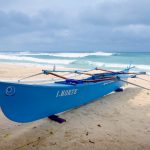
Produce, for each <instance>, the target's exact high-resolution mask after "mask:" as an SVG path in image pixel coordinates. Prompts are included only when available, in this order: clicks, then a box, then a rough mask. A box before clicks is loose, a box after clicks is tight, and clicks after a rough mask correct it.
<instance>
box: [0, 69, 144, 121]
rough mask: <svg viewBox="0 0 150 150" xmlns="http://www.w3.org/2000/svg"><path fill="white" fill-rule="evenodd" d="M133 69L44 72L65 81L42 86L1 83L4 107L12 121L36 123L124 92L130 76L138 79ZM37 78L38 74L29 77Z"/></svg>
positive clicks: (0, 101) (0, 89)
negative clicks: (72, 76) (79, 76)
mask: <svg viewBox="0 0 150 150" xmlns="http://www.w3.org/2000/svg"><path fill="white" fill-rule="evenodd" d="M130 69H131V67H129V68H127V69H125V70H123V71H119V72H113V71H108V70H104V69H99V68H96V69H95V70H101V71H103V72H102V73H95V74H90V73H88V71H56V70H43V71H42V73H39V74H45V75H49V74H50V75H53V76H56V77H59V78H61V79H63V80H62V81H57V82H54V83H47V84H39V85H36V84H23V83H21V82H18V83H10V82H0V106H1V109H2V111H3V113H4V114H5V115H6V117H8V118H9V119H10V120H12V121H15V122H22V123H25V122H32V121H35V120H38V119H42V118H45V117H48V116H52V115H54V114H58V113H61V112H64V111H66V110H69V109H73V108H75V107H79V106H81V105H84V104H87V103H89V102H91V101H94V100H96V99H97V98H100V97H103V96H104V95H107V94H109V93H111V92H113V91H116V90H118V89H120V88H121V87H122V86H123V85H124V84H125V83H126V82H127V83H130V82H128V81H127V79H128V77H133V76H135V74H136V73H129V70H130ZM57 72H71V73H76V74H84V75H89V77H87V78H84V79H80V80H79V79H68V78H66V77H64V76H62V75H59V74H58V73H57ZM39 74H36V75H39ZM33 76H35V75H32V76H29V77H33ZM24 79H25V78H24ZM133 85H135V84H133ZM140 87H141V86H140Z"/></svg>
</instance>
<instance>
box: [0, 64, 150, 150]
mask: <svg viewBox="0 0 150 150" xmlns="http://www.w3.org/2000/svg"><path fill="white" fill-rule="evenodd" d="M41 69H44V68H43V67H42V68H41V67H35V66H30V67H29V66H20V65H16V64H0V75H1V76H0V80H4V79H6V80H7V79H9V80H10V79H19V78H22V77H25V76H27V75H31V74H34V73H38V72H39V71H41ZM45 69H47V68H45ZM51 69H52V68H51ZM61 69H62V68H61ZM142 77H143V78H145V79H148V80H150V77H145V76H142ZM129 81H130V80H129ZM132 82H133V83H135V82H136V83H138V84H140V85H144V86H147V87H149V86H150V84H147V83H146V82H144V81H142V80H137V79H132ZM60 117H62V118H65V119H66V120H67V122H66V123H63V124H58V123H56V122H53V121H51V120H49V119H47V118H45V119H42V120H38V121H35V122H32V123H25V124H21V123H15V122H12V121H10V120H8V119H7V118H6V117H5V116H4V115H3V114H2V112H1V111H0V149H1V150H6V149H9V150H14V149H19V150H28V149H31V150H36V149H40V150H46V149H52V150H57V149H62V150H67V149H68V150H74V149H83V150H88V149H89V150H90V149H94V150H100V149H102V150H103V149H111V150H120V149H123V150H129V149H130V150H134V149H143V150H149V149H150V142H149V139H150V126H149V124H150V92H149V91H147V90H143V89H140V88H136V87H133V86H129V85H126V86H125V88H124V91H123V92H120V93H111V94H109V95H106V96H104V97H103V98H100V99H97V100H95V101H93V102H91V103H89V104H87V105H84V106H81V107H79V108H76V109H73V110H70V111H67V112H64V113H62V114H60Z"/></svg>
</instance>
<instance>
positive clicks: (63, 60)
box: [0, 51, 150, 73]
mask: <svg viewBox="0 0 150 150" xmlns="http://www.w3.org/2000/svg"><path fill="white" fill-rule="evenodd" d="M0 62H1V63H5V62H6V63H18V64H26V65H31V64H33V65H41V66H48V67H49V66H52V65H55V66H56V67H57V66H64V67H68V68H84V69H91V68H95V67H102V68H106V69H111V70H121V69H124V68H126V67H127V66H129V65H130V64H131V65H132V66H135V69H134V70H136V71H146V72H149V73H150V52H124V53H122V52H102V51H98V52H72V53H71V52H70V53H69V52H68V53H66V52H0Z"/></svg>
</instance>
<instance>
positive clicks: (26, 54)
mask: <svg viewBox="0 0 150 150" xmlns="http://www.w3.org/2000/svg"><path fill="white" fill-rule="evenodd" d="M15 55H21V56H23V55H25V56H33V55H34V56H36V55H37V56H40V55H42V56H55V57H69V58H79V57H80V58H81V57H87V56H112V55H115V53H105V52H95V53H30V52H20V53H16V54H15Z"/></svg>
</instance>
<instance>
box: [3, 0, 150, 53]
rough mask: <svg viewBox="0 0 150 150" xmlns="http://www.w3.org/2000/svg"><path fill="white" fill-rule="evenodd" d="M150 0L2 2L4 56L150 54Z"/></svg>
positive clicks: (33, 0) (8, 0) (6, 0)
mask: <svg viewBox="0 0 150 150" xmlns="http://www.w3.org/2000/svg"><path fill="white" fill-rule="evenodd" d="M149 6H150V1H149V0H5V1H4V0H0V51H65V52H69V51H106V52H107V51H120V52H127V51H128V52H131V51H132V52H134V51H144V52H150V16H149V15H150V8H149Z"/></svg>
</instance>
